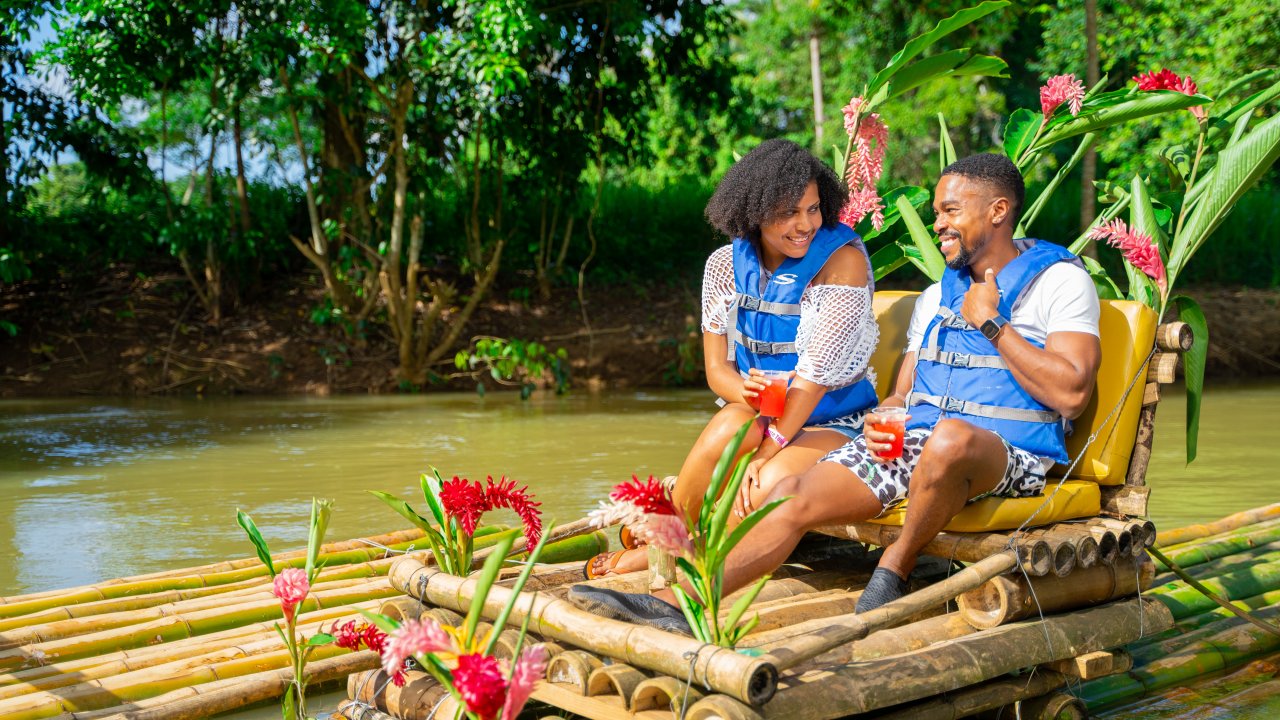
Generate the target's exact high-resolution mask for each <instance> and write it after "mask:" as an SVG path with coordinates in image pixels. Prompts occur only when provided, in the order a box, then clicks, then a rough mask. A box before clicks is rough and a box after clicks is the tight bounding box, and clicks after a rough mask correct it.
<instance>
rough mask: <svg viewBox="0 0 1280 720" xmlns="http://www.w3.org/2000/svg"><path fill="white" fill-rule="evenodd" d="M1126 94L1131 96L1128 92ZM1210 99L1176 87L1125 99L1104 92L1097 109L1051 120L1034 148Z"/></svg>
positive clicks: (1100, 96) (1098, 100)
mask: <svg viewBox="0 0 1280 720" xmlns="http://www.w3.org/2000/svg"><path fill="white" fill-rule="evenodd" d="M1125 97H1128V96H1127V94H1126V95H1125ZM1210 102H1213V100H1212V99H1211V98H1209V97H1206V96H1204V95H1184V94H1182V93H1180V92H1174V91H1172V90H1158V91H1152V92H1141V93H1137V94H1135V95H1133V96H1132V99H1122V98H1119V97H1116V96H1115V95H1114V94H1113V93H1104V94H1103V95H1099V96H1098V99H1097V101H1096V102H1095V106H1094V108H1093V109H1089V108H1088V107H1086V108H1085V109H1083V110H1081V111H1080V114H1079V115H1077V116H1075V117H1074V118H1070V116H1067V117H1068V118H1070V119H1066V118H1063V119H1061V120H1059V121H1055V122H1053V123H1050V125H1049V128H1048V129H1047V130H1045V133H1044V134H1043V135H1041V136H1040V139H1039V140H1038V141H1036V143H1035V145H1034V146H1033V147H1032V148H1031V149H1032V150H1038V149H1041V148H1047V147H1049V146H1050V145H1053V144H1054V143H1057V142H1061V141H1062V140H1066V139H1067V138H1070V137H1075V136H1076V135H1083V134H1085V133H1088V132H1097V131H1099V130H1102V129H1105V128H1108V127H1111V126H1112V125H1118V124H1120V123H1123V122H1128V121H1130V120H1137V119H1139V118H1144V117H1149V116H1151V115H1159V114H1160V113H1165V112H1171V111H1173V110H1182V109H1185V108H1189V107H1195V106H1197V105H1205V104H1208V103H1210Z"/></svg>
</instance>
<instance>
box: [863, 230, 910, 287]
mask: <svg viewBox="0 0 1280 720" xmlns="http://www.w3.org/2000/svg"><path fill="white" fill-rule="evenodd" d="M905 239H906V236H903V240H905ZM901 242H902V240H899V241H898V242H896V243H890V244H888V245H885V246H884V247H882V248H880V249H879V250H877V251H875V253H873V254H872V255H871V267H872V269H873V270H874V271H875V276H876V280H882V279H884V277H885V276H886V275H888V274H889V273H891V272H893V271H894V270H897V269H898V268H900V267H902V266H903V265H906V264H907V256H906V253H904V252H902V248H901V247H900V243H901Z"/></svg>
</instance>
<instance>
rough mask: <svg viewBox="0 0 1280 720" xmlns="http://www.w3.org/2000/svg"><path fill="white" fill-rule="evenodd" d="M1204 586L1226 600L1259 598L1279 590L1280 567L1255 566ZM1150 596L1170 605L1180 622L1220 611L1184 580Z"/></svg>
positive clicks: (1219, 577)
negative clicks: (1201, 614)
mask: <svg viewBox="0 0 1280 720" xmlns="http://www.w3.org/2000/svg"><path fill="white" fill-rule="evenodd" d="M1203 584H1204V586H1205V587H1206V588H1208V589H1209V591H1210V592H1212V593H1214V594H1216V595H1219V596H1221V597H1224V598H1226V599H1227V600H1238V599H1240V598H1245V597H1250V596H1253V595H1258V594H1261V593H1264V592H1268V591H1271V590H1275V589H1277V588H1280V563H1267V564H1264V565H1256V566H1253V567H1250V568H1246V569H1244V570H1239V571H1236V572H1233V573H1227V574H1224V575H1220V576H1218V577H1216V578H1212V579H1206V580H1205V581H1204V583H1203ZM1150 592H1151V595H1153V596H1155V597H1157V598H1159V600H1160V601H1161V602H1163V603H1164V604H1165V605H1167V606H1168V607H1169V610H1170V611H1171V612H1172V613H1173V616H1174V618H1176V619H1178V620H1181V619H1182V618H1185V617H1190V616H1191V615H1197V614H1199V613H1201V612H1204V611H1205V610H1207V609H1210V608H1213V607H1217V603H1215V602H1214V601H1213V600H1211V599H1210V598H1208V597H1206V596H1205V595H1204V594H1203V593H1201V592H1200V591H1199V590H1197V589H1195V588H1193V587H1191V586H1190V585H1188V584H1187V583H1185V582H1183V581H1182V580H1179V581H1178V582H1173V583H1169V584H1167V585H1161V586H1158V587H1154V588H1152V589H1151V591H1150Z"/></svg>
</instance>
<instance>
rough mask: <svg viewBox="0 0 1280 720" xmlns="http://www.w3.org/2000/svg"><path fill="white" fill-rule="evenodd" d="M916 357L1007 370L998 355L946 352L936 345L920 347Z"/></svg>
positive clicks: (964, 365) (967, 366) (943, 362)
mask: <svg viewBox="0 0 1280 720" xmlns="http://www.w3.org/2000/svg"><path fill="white" fill-rule="evenodd" d="M917 357H918V358H919V359H921V360H928V361H930V362H936V363H941V364H943V365H950V366H951V367H962V368H994V369H997V370H1008V369H1009V366H1008V365H1006V364H1005V362H1004V360H1003V359H1002V358H1001V357H1000V356H999V355H971V354H969V353H958V352H947V351H946V350H939V349H937V348H936V347H927V348H921V349H920V351H919V353H918V354H917Z"/></svg>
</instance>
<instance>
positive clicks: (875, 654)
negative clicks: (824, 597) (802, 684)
mask: <svg viewBox="0 0 1280 720" xmlns="http://www.w3.org/2000/svg"><path fill="white" fill-rule="evenodd" d="M834 619H835V620H847V619H848V618H847V617H841V618H834ZM822 627H825V625H823V624H820V621H811V622H810V623H801V624H799V625H793V626H791V627H790V628H783V629H780V630H774V631H767V632H764V633H760V634H759V635H758V636H757V635H748V636H747V637H746V639H745V642H742V643H739V644H738V646H739V647H758V648H759V649H760V650H762V651H764V652H766V653H767V652H769V651H770V650H771V649H772V648H773V647H774V646H776V645H782V644H785V643H786V642H787V641H788V640H790V639H791V638H792V637H794V636H795V635H796V634H799V633H800V632H812V631H813V630H814V629H820V628H822ZM787 631H790V632H787ZM975 632H977V629H976V628H974V627H973V626H972V625H970V624H969V623H967V622H965V621H964V618H962V617H960V614H959V613H947V614H946V615H935V616H934V617H931V618H926V619H924V620H917V621H916V622H913V623H909V624H907V625H900V626H898V627H895V628H888V629H885V630H879V631H876V632H873V633H871V634H870V635H868V636H867V637H865V638H863V639H862V640H857V641H855V642H852V643H849V644H848V645H842V646H840V647H838V648H835V649H833V650H831V651H829V652H826V653H824V654H822V655H818V656H817V657H815V658H813V660H811V661H809V662H806V663H804V664H802V665H798V666H796V667H795V668H793V670H794V671H795V672H799V671H801V670H802V669H812V668H815V667H827V666H831V665H840V664H843V663H848V662H862V661H865V660H873V659H875V658H880V657H886V656H888V655H897V654H900V653H904V652H909V651H912V650H919V649H921V648H925V647H928V646H929V645H932V644H933V643H936V642H941V641H943V640H951V639H954V638H958V637H961V636H963V635H970V634H972V633H975Z"/></svg>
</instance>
